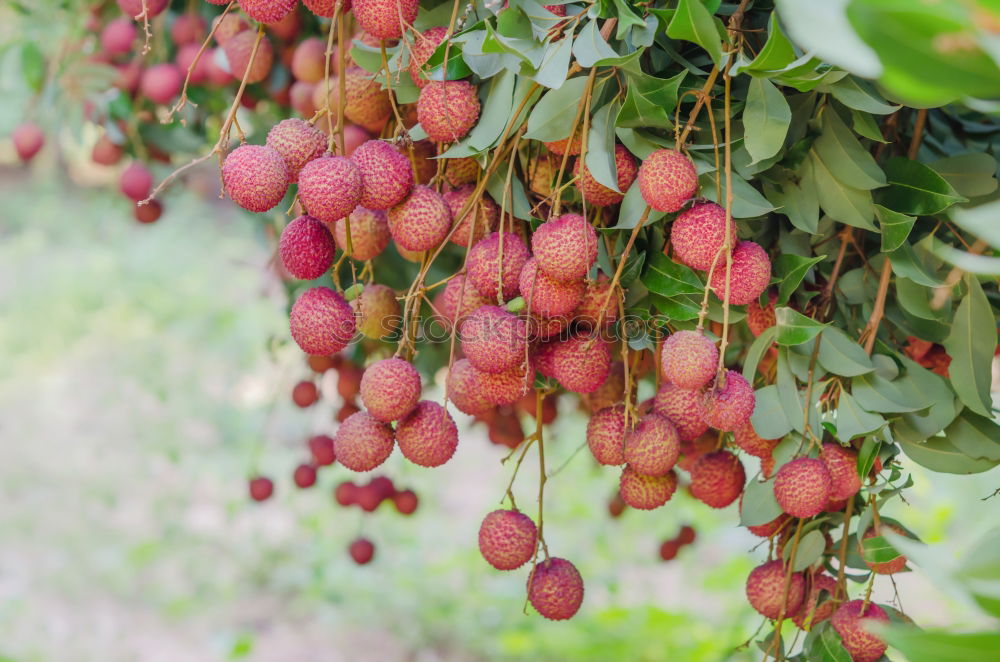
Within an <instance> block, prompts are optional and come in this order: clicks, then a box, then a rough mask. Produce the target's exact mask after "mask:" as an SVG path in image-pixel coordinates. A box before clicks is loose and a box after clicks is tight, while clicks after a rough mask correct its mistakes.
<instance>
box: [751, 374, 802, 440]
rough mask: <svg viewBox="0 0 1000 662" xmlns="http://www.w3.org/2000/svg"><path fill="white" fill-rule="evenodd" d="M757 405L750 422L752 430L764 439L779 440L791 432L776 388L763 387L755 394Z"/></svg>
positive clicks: (790, 426)
mask: <svg viewBox="0 0 1000 662" xmlns="http://www.w3.org/2000/svg"><path fill="white" fill-rule="evenodd" d="M755 396H756V398H757V404H756V406H755V407H754V410H753V415H752V416H751V417H750V422H751V423H752V424H753V429H754V430H756V431H757V434H759V435H760V436H761V437H764V438H765V439H781V438H782V437H784V436H785V435H786V434H788V433H789V432H791V431H792V424H791V423H790V422H789V420H788V417H787V416H785V410H784V408H783V407H782V406H781V396H780V395H779V394H778V387H777V386H773V385H772V386H765V387H764V388H761V389H757V391H756V392H755Z"/></svg>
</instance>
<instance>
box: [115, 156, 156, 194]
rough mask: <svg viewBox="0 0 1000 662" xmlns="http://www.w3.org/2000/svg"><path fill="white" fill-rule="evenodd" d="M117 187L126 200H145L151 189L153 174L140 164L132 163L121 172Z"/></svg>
mask: <svg viewBox="0 0 1000 662" xmlns="http://www.w3.org/2000/svg"><path fill="white" fill-rule="evenodd" d="M119 187H120V189H121V192H122V193H123V194H124V195H125V197H127V198H131V199H132V200H134V201H136V202H139V201H140V200H145V199H146V198H148V197H149V192H150V191H151V190H152V189H153V173H151V172H149V169H148V168H147V167H146V166H144V165H142V164H141V163H132V164H130V165H129V167H127V168H125V170H123V171H122V176H121V180H120V181H119Z"/></svg>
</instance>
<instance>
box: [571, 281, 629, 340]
mask: <svg viewBox="0 0 1000 662" xmlns="http://www.w3.org/2000/svg"><path fill="white" fill-rule="evenodd" d="M610 289H611V279H610V278H608V277H607V276H605V275H604V274H602V273H599V274H598V275H597V280H596V281H593V280H589V281H587V288H586V289H585V290H584V292H583V297H582V298H581V299H580V305H578V306H577V307H576V310H575V311H574V314H575V315H576V323H577V324H579V325H580V326H581V327H583V328H585V329H593V328H595V327H596V326H597V324H598V320H600V324H601V326H602V327H607V326H611V325H612V324H614V323H615V321H616V320H617V319H618V305H619V304H620V303H622V302H623V301H624V296H623V294H622V288H621V287H620V286H618V285H616V286H615V289H614V292H612V293H611V296H608V290H610ZM605 302H606V303H605ZM602 308H603V310H604V314H603V315H602V314H601V310H602Z"/></svg>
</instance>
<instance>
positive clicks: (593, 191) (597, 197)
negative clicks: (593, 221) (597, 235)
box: [573, 145, 637, 207]
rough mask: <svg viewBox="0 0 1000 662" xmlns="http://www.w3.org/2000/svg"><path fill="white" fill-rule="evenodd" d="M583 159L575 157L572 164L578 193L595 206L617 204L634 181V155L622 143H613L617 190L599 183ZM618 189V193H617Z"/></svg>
mask: <svg viewBox="0 0 1000 662" xmlns="http://www.w3.org/2000/svg"><path fill="white" fill-rule="evenodd" d="M583 161H584V159H577V160H576V165H574V166H573V175H575V176H577V177H579V179H577V180H576V187H577V188H578V189H579V190H580V195H582V196H583V199H584V200H585V201H586V202H587V204H590V205H595V206H597V207H608V206H610V205H617V204H618V203H619V202H621V201H622V199H623V198H624V197H625V193H626V191H628V188H629V187H630V186H632V182H634V181H635V176H636V171H637V169H636V165H635V157H634V156H632V155H631V154H630V153H629V151H628V150H627V149H625V146H624V145H615V167H616V169H617V173H618V175H617V177H618V191H612V190H611V189H609V188H608V187H606V186H604V185H603V184H601V183H599V182H598V181H597V180H596V179H594V176H593V175H592V174H590V170H589V169H588V168H587V165H586V163H584V162H583ZM619 191H620V193H619Z"/></svg>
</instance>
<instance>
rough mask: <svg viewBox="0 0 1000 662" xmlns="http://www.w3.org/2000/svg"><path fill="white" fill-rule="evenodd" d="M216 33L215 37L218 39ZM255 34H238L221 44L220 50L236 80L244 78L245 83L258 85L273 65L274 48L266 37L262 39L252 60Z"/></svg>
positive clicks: (247, 31)
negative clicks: (224, 55)
mask: <svg viewBox="0 0 1000 662" xmlns="http://www.w3.org/2000/svg"><path fill="white" fill-rule="evenodd" d="M218 36H219V35H218V32H217V33H216V37H217V38H218ZM256 42H257V33H256V32H255V31H254V30H243V31H242V32H238V33H236V34H235V35H233V36H232V37H230V38H229V39H227V40H226V41H225V43H223V44H222V50H223V52H224V53H225V54H226V60H228V61H229V72H230V73H231V74H232V76H233V78H235V79H236V80H243V78H244V76H245V77H246V80H247V83H249V84H251V85H252V84H254V83H259V82H261V81H262V80H264V79H265V78H267V76H268V74H270V73H271V67H272V66H273V65H274V47H273V46H271V42H270V41H269V40H268V38H267V37H262V38H261V40H260V45H259V46H258V47H257V54H256V55H254V57H253V59H252V60H251V59H250V56H251V55H253V51H254V44H255V43H256Z"/></svg>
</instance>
